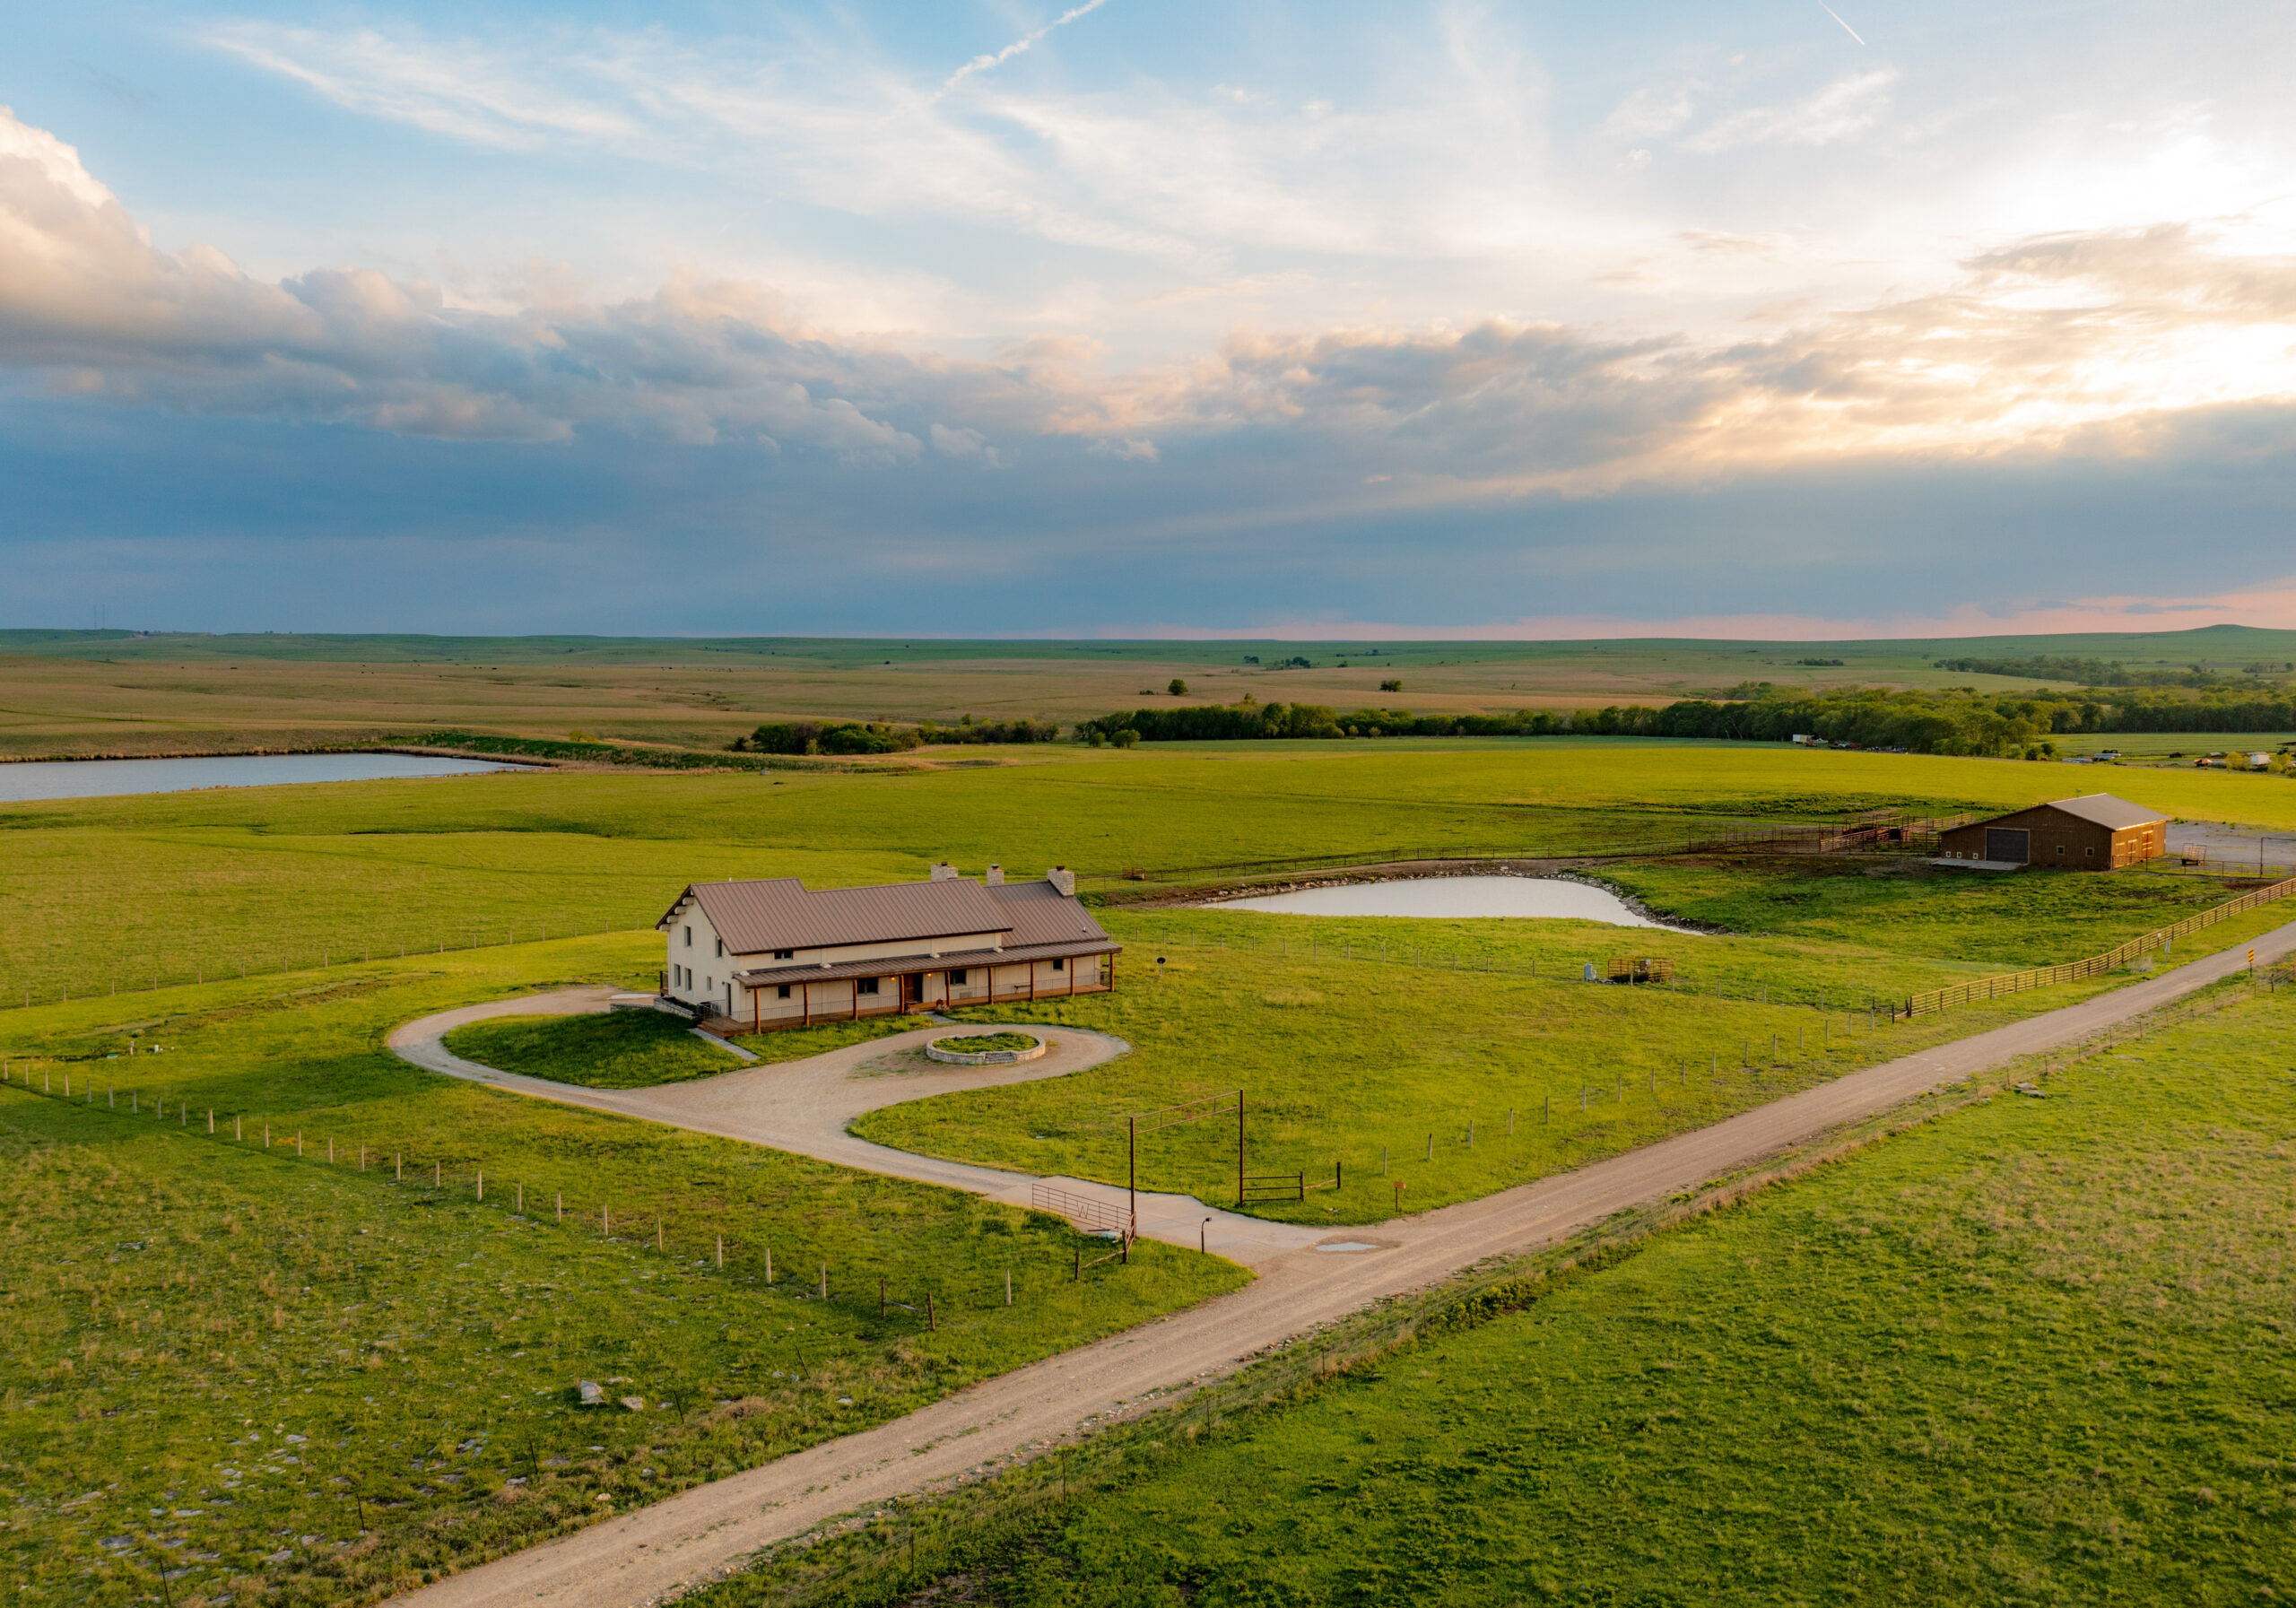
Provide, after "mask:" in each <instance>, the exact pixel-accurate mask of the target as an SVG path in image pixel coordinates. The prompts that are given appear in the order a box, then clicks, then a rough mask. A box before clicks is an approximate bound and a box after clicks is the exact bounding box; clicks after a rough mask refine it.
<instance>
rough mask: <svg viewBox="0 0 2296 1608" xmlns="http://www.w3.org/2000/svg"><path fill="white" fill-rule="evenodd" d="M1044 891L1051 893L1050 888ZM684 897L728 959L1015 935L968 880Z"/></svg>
mask: <svg viewBox="0 0 2296 1608" xmlns="http://www.w3.org/2000/svg"><path fill="white" fill-rule="evenodd" d="M1046 886H1047V889H1048V891H1049V888H1050V884H1049V883H1048V884H1046ZM686 893H687V894H688V895H689V896H691V898H692V899H693V900H694V901H695V902H696V903H697V904H699V905H700V907H701V910H702V914H703V915H705V916H707V917H709V925H710V926H714V927H716V928H717V929H718V936H719V937H720V938H723V939H724V940H725V941H726V952H727V953H729V954H741V955H753V954H770V953H771V952H773V951H775V950H777V949H829V948H833V947H835V946H836V945H839V944H842V943H903V942H905V941H907V940H909V939H914V938H947V937H955V936H958V935H960V934H966V933H1009V932H1011V931H1012V930H1013V921H1012V918H1011V917H1009V916H1008V915H1007V914H1006V913H1005V908H1004V907H1003V906H1002V905H1000V904H999V903H998V902H997V901H996V900H994V899H991V898H990V897H989V894H988V890H987V889H986V888H984V887H982V886H981V885H980V884H979V883H978V882H974V881H972V880H971V879H970V878H969V877H956V878H952V879H951V880H949V881H946V882H886V883H883V884H881V885H879V886H876V887H871V888H827V889H823V890H822V891H820V892H817V893H816V892H808V891H806V888H805V885H804V883H803V882H799V881H798V880H797V879H796V877H794V876H778V877H771V878H767V879H763V880H761V881H757V882H696V883H694V884H693V885H692V886H691V887H690V888H688V889H687V890H686ZM681 902H683V901H681ZM675 914H676V906H672V907H671V909H670V913H669V915H665V916H664V917H662V919H661V920H660V921H658V922H657V923H655V926H657V927H666V926H669V925H670V920H671V917H673V916H674V915H675ZM1094 930H1095V931H1097V930H1098V929H1097V928H1095V929H1094Z"/></svg>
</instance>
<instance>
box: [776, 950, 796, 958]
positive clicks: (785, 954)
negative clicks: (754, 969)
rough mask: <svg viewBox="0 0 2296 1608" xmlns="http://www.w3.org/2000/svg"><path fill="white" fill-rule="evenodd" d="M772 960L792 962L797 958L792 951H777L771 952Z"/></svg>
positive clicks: (794, 951)
mask: <svg viewBox="0 0 2296 1608" xmlns="http://www.w3.org/2000/svg"><path fill="white" fill-rule="evenodd" d="M773 958H774V959H775V960H796V958H797V952H796V950H794V949H777V950H775V951H774V952H773Z"/></svg>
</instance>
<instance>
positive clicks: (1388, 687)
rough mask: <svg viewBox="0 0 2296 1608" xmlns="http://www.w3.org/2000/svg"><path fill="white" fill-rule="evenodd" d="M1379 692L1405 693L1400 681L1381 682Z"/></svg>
mask: <svg viewBox="0 0 2296 1608" xmlns="http://www.w3.org/2000/svg"><path fill="white" fill-rule="evenodd" d="M1379 691H1382V692H1400V691H1403V683H1402V682H1399V681H1395V682H1380V683H1379Z"/></svg>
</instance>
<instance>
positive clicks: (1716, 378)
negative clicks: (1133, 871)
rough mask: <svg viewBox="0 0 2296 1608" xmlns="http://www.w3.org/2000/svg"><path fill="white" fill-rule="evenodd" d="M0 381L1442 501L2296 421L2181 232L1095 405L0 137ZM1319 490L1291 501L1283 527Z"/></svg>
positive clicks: (2279, 336) (549, 430)
mask: <svg viewBox="0 0 2296 1608" xmlns="http://www.w3.org/2000/svg"><path fill="white" fill-rule="evenodd" d="M0 362H5V363H7V364H9V365H11V366H14V367H19V368H27V369H41V370H45V371H47V372H48V374H50V375H51V376H52V378H53V380H54V383H55V384H56V385H57V387H59V388H61V389H63V390H65V391H66V392H69V393H73V394H77V395H87V396H96V397H102V398H105V399H109V400H113V401H123V402H149V403H152V404H159V405H163V406H166V407H169V408H173V409H177V410H180V411H183V412H186V413H226V414H236V415H240V416H247V417H281V418H291V419H303V420H311V421H323V422H337V423H348V424H355V425H360V426H363V427H365V428H369V429H373V430H388V431H393V432H396V433H402V434H409V435H419V436H431V437H438V438H441V439H451V440H472V441H478V440H507V441H528V442H570V441H572V440H574V439H576V437H577V435H578V432H581V431H584V430H605V431H612V432H614V433H616V434H619V435H623V436H628V437H632V438H638V439H648V438H653V439H665V440H670V441H677V442H683V443H688V444H713V443H721V442H722V443H727V444H742V445H747V446H752V447H761V448H765V449H767V450H769V451H770V450H778V449H779V448H785V447H790V448H809V449H813V450H817V451H821V452H825V453H829V454H833V455H835V456H837V457H839V459H840V460H842V461H844V462H846V463H848V464H851V465H856V466H867V467H870V468H884V467H887V466H890V465H898V464H900V463H902V462H904V461H909V460H914V459H916V458H918V457H919V456H921V455H923V454H924V453H926V451H927V450H932V451H935V452H938V453H940V454H942V455H944V456H949V457H952V458H959V459H968V460H971V461H973V462H975V463H978V464H979V465H982V466H983V467H994V466H998V465H1004V464H1005V463H1007V462H1008V461H1009V462H1013V463H1024V462H1025V461H1026V459H1027V455H1028V452H1029V450H1030V449H1031V448H1034V447H1038V446H1040V445H1043V444H1046V443H1056V444H1065V443H1070V442H1077V443H1082V444H1083V445H1085V446H1088V447H1091V448H1098V449H1100V451H1102V452H1104V453H1109V454H1112V455H1114V456H1118V457H1120V458H1126V459H1129V460H1131V461H1135V462H1144V463H1152V462H1154V461H1156V459H1157V458H1158V456H1160V454H1159V452H1158V449H1157V447H1156V445H1155V443H1156V440H1157V439H1158V438H1159V437H1162V438H1164V439H1170V438H1172V437H1175V436H1179V437H1186V438H1188V439H1194V440H1196V441H1199V442H1202V441H1206V440H1216V439H1220V438H1222V437H1223V436H1230V435H1237V434H1252V435H1257V436H1268V435H1275V436H1283V437H1289V438H1293V439H1297V440H1298V441H1300V442H1301V443H1307V444H1309V445H1308V446H1307V447H1305V448H1303V450H1307V451H1309V452H1310V453H1311V454H1312V455H1313V461H1314V463H1315V464H1316V465H1319V466H1320V467H1321V468H1323V469H1325V470H1330V469H1333V468H1335V466H1336V465H1339V464H1340V463H1343V462H1344V463H1345V464H1347V465H1361V466H1364V467H1366V468H1368V469H1369V470H1370V472H1371V474H1376V475H1379V476H1383V477H1386V479H1387V480H1389V481H1392V480H1394V479H1396V478H1405V479H1408V480H1411V481H1413V482H1419V483H1420V484H1421V485H1422V487H1423V488H1424V490H1423V491H1422V493H1421V494H1424V495H1429V496H1433V497H1437V498H1439V499H1442V500H1449V499H1452V498H1456V497H1458V496H1462V495H1470V494H1483V495H1492V496H1506V495H1510V494H1517V493H1520V492H1524V491H1532V490H1538V489H1560V490H1564V491H1595V490H1610V489H1614V488H1616V487H1618V486H1620V485H1622V484H1624V483H1627V482H1631V481H1648V482H1654V483H1665V482H1668V481H1670V480H1679V479H1682V478H1683V477H1686V476H1689V477H1694V476H1700V475H1711V474H1727V473H1745V472H1749V471H1759V470H1762V469H1766V468H1770V467H1774V466H1776V465H1781V464H1787V463H1793V462H1796V461H1806V460H1811V459H1826V460H1839V459H1841V458H1843V457H1845V456H1856V455H1867V456H1873V455H1906V454H1921V455H1929V454H1935V453H1938V452H1941V451H1942V452H1952V453H2001V452H2009V451H2015V450H2020V449H2029V448H2032V447H2034V446H2036V445H2044V446H2048V447H2052V448H2054V447H2062V446H2068V445H2071V446H2084V447H2085V448H2088V449H2105V450H2117V451H2118V450H2132V449H2133V450H2144V449H2145V448H2147V447H2148V446H2149V445H2150V444H2152V443H2154V442H2156V441H2158V440H2159V439H2161V438H2162V437H2163V435H2164V434H2165V435H2173V434H2174V433H2176V426H2175V424H2174V422H2173V421H2172V420H2170V418H2168V417H2167V416H2168V415H2171V414H2174V413H2179V412H2183V411H2187V410H2192V409H2196V408H2201V407H2206V406H2221V405H2222V404H2231V403H2243V402H2257V401H2260V400H2266V399H2270V400H2274V401H2278V400H2284V399H2286V398H2288V397H2290V396H2291V395H2296V259H2291V258H2289V257H2285V256H2259V255H2236V254H2232V253H2230V252H2227V251H2225V250H2224V249H2222V247H2221V245H2220V243H2219V242H2218V241H2216V240H2213V239H2210V238H2208V237H2207V236H2205V235H2204V234H2203V233H2202V232H2201V231H2199V230H2195V229H2194V228H2192V227H2190V226H2187V225H2183V224H2177V225H2166V226H2161V227H2155V228H2152V229H2147V230H2122V231H2113V232H2109V233H2100V234H2087V235H2059V236H2046V237H2040V238H2038V239H2025V240H2019V241H2013V242H2007V243H2005V244H2002V245H1999V246H1997V247H1995V248H1991V249H1988V250H1987V251H1984V252H1982V253H1979V254H1978V255H1976V256H1971V257H1970V258H1969V259H1967V260H1966V261H1965V262H1963V263H1962V264H1961V272H1960V274H1959V276H1958V278H1957V280H1956V281H1955V282H1954V283H1952V285H1951V286H1948V287H1944V288H1941V289H1940V290H1939V291H1936V292H1935V293H1933V294H1929V295H1925V296H1921V297H1918V298H1914V299H1910V300H1900V301H1895V302H1891V303H1887V304H1883V305H1881V306H1876V307H1873V308H1869V309H1863V310H1859V311H1857V312H1853V313H1848V314H1841V315H1836V316H1833V317H1826V318H1817V319H1813V320H1811V321H1809V322H1808V323H1806V324H1805V325H1803V326H1798V327H1796V328H1794V329H1792V330H1790V331H1788V332H1787V333H1786V334H1783V335H1777V336H1773V337H1770V338H1768V339H1763V340H1760V341H1753V342H1741V343H1730V344H1726V345H1714V344H1707V343H1699V342H1695V341H1692V340H1690V339H1688V338H1685V337H1683V336H1681V335H1673V336H1667V335H1654V336H1648V337H1643V338H1638V339H1617V338H1605V337H1604V336H1602V335H1598V334H1597V333H1596V332H1594V331H1590V330H1587V329H1572V328H1569V327H1565V326H1555V325H1532V324H1522V323H1516V322H1512V321H1507V320H1500V319H1491V320H1486V321H1483V322H1480V323H1477V324H1475V325H1474V326H1469V327H1466V328H1463V329H1457V330H1392V329H1350V330H1339V331H1326V332H1317V333H1300V332H1275V331H1237V332H1234V333H1233V334H1231V335H1230V336H1229V337H1228V338H1227V339H1226V340H1225V341H1224V342H1223V343H1222V344H1221V346H1220V348H1219V349H1218V350H1217V351H1216V352H1212V353H1209V354H1206V355H1205V356H1204V357H1202V358H1199V359H1197V360H1196V361H1192V362H1187V363H1184V364H1175V365H1170V366H1161V367H1154V368H1147V369H1134V370H1131V371H1128V372H1120V373H1109V372H1107V371H1105V370H1104V369H1102V368H1101V367H1100V365H1099V364H1097V363H1095V362H1093V361H1091V354H1090V352H1088V351H1087V350H1085V349H1083V347H1082V345H1081V344H1080V343H1075V342H1053V341H1039V342H1034V343H1020V344H1018V345H1016V346H1015V347H1014V348H1013V349H1012V350H1011V351H1010V352H1007V353H1005V355H1003V356H1001V357H999V358H997V359H994V360H989V361H949V360H944V359H939V358H935V357H934V356H931V355H929V354H918V353H913V352H905V351H902V350H900V349H897V348H895V347H893V346H891V345H890V344H886V343H872V342H868V341H863V340H856V339H853V338H850V337H840V336H839V335H837V334H836V333H834V332H829V331H822V330H816V329H812V328H809V327H807V326H804V324H803V323H801V322H799V321H798V320H796V319H795V318H794V317H791V316H790V315H789V314H788V312H787V310H786V309H785V308H784V306H783V305H782V303H781V301H780V300H779V299H778V297H777V296H776V295H775V293H774V291H772V290H771V288H770V287H767V286H762V285H754V284H736V283H728V282H699V281H691V280H685V281H680V282H675V283H673V284H670V285H667V286H665V287H664V288H662V289H661V290H659V291H656V292H655V293H654V294H652V295H650V296H648V297H646V298H643V299H640V300H627V301H620V302H613V303H605V304H586V303H571V304H561V305H552V306H535V307H528V308H524V309H519V310H517V311H515V312H508V313H498V312H488V311H481V310H477V309H469V308H462V307H457V306H454V305H451V304H449V303H448V301H447V300H445V299H444V298H443V297H442V295H441V293H440V291H439V290H438V289H437V288H436V287H434V286H432V285H429V284H425V283H423V282H419V281H404V280H397V279H394V278H392V277H390V276H388V275H387V274H383V273H381V272H378V271H377V270H374V269H370V268H369V269H362V268H314V269H311V270H309V271H308V272H306V273H303V274H299V275H296V276H294V277H292V278H290V279H286V280H283V281H281V282H278V283H275V284H274V283H265V282H260V281H258V280H256V279H254V278H252V277H251V276H249V275H248V274H246V273H243V272H242V271H241V270H240V269H239V267H237V266H236V265H234V264H233V263H232V262H231V261H230V258H229V257H227V256H224V255H223V254H222V252H220V251H218V250H216V249H214V248H212V247H209V246H205V245H191V246H187V247H184V248H179V249H177V250H172V251H168V250H161V249H160V248H156V247H155V246H153V245H152V241H151V239H150V235H149V233H148V231H146V230H143V229H141V228H139V227H138V226H137V225H136V223H135V220H134V219H133V218H131V217H130V216H129V215H128V213H126V210H125V209H124V208H123V207H122V206H121V205H120V204H119V203H118V201H117V199H116V198H115V197H114V196H112V195H111V193H110V192H109V190H107V189H106V188H105V187H103V185H102V184H101V183H100V182H99V181H98V180H97V179H96V178H94V177H92V176H91V174H89V172H88V171H87V170H86V169H85V168H84V167H83V166H82V164H81V162H80V160H79V157H78V154H77V153H76V152H74V150H73V149H72V148H71V147H69V146H67V145H65V144H64V143H62V142H60V141H59V140H57V138H56V137H55V136H54V135H52V134H50V133H48V132H47V131H45V130H41V129H37V128H32V127H29V126H26V125H24V124H23V123H22V122H20V121H18V120H17V119H16V118H15V117H13V114H12V113H8V112H6V111H5V110H4V109H0ZM1330 489H1331V485H1330V482H1329V481H1328V480H1326V479H1324V478H1322V477H1321V476H1320V475H1312V474H1311V475H1309V477H1308V479H1307V481H1306V483H1303V484H1302V485H1300V487H1299V493H1298V494H1299V495H1300V496H1301V497H1302V498H1304V499H1306V500H1309V501H1312V502H1320V501H1321V500H1324V499H1325V498H1326V497H1327V496H1328V495H1329V493H1330ZM1407 495H1408V493H1406V491H1404V490H1401V489H1398V490H1395V491H1388V492H1387V493H1385V494H1383V496H1382V498H1381V499H1380V500H1382V501H1386V502H1389V503H1392V502H1393V501H1394V500H1396V499H1398V498H1404V497H1406V496H1407Z"/></svg>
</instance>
